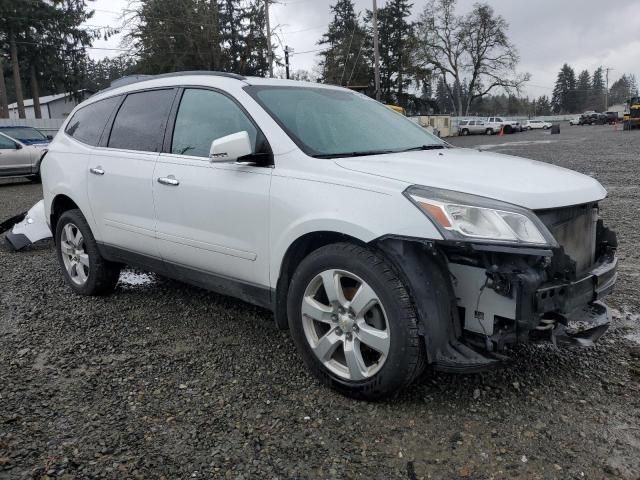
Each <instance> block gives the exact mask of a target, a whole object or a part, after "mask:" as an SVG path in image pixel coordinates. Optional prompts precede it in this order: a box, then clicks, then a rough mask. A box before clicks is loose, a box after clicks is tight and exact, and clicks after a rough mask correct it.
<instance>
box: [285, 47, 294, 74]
mask: <svg viewBox="0 0 640 480" xmlns="http://www.w3.org/2000/svg"><path fill="white" fill-rule="evenodd" d="M289 52H293V49H289V45H285V46H284V67H285V71H286V72H287V80H289Z"/></svg>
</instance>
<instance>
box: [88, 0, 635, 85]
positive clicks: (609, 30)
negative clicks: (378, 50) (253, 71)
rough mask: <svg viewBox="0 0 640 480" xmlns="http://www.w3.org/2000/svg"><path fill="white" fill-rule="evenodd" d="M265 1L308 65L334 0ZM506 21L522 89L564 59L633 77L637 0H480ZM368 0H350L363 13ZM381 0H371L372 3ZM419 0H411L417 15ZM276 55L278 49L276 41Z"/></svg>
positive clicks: (552, 73) (108, 21) (299, 63)
mask: <svg viewBox="0 0 640 480" xmlns="http://www.w3.org/2000/svg"><path fill="white" fill-rule="evenodd" d="M277 1H278V3H276V4H275V5H272V6H271V14H270V17H271V26H272V29H273V31H274V33H275V34H277V36H278V38H279V40H274V43H276V44H278V45H280V42H281V43H282V45H283V46H284V45H289V47H291V48H293V49H294V50H295V52H296V53H295V54H293V55H292V56H291V58H290V62H291V68H292V69H293V70H297V69H306V70H312V69H313V68H314V66H315V65H316V64H317V62H318V57H317V53H316V52H312V50H316V49H318V45H317V42H318V40H319V39H320V36H321V35H322V33H323V32H325V31H326V28H327V25H328V23H329V21H330V20H331V13H330V10H329V6H330V5H331V4H332V3H334V2H333V0H277ZM475 1H476V0H458V13H461V14H462V13H465V12H467V11H469V10H470V9H471V8H472V5H473V3H475ZM485 2H486V3H488V4H489V5H491V6H492V7H493V8H494V10H495V12H496V13H497V14H499V15H502V16H503V17H504V18H505V20H506V21H507V22H508V24H509V38H510V39H511V42H512V44H513V45H514V46H515V48H516V49H517V50H518V52H519V55H520V63H519V65H518V70H519V71H521V72H528V73H530V74H531V80H530V81H529V82H528V84H527V85H526V87H525V89H524V92H523V93H524V94H525V95H528V96H530V97H538V96H540V95H548V96H551V93H552V90H553V84H554V82H555V79H556V75H557V73H558V71H559V70H560V68H561V67H562V64H563V63H565V62H566V63H568V64H569V65H571V66H572V67H573V68H574V70H575V71H576V75H577V74H578V73H579V72H580V71H581V70H583V69H588V70H589V71H590V72H593V70H594V69H596V68H597V67H599V66H602V67H604V68H606V67H609V68H611V69H612V70H611V71H610V73H609V81H610V84H611V83H613V81H615V80H617V79H618V78H619V77H620V76H621V75H622V74H623V73H632V74H635V75H636V76H637V77H638V78H639V79H640V35H638V19H640V1H638V0H615V1H613V0H609V1H608V2H605V1H603V0H535V1H534V0H485ZM371 3H372V2H371V0H355V4H356V9H357V10H360V11H362V12H363V13H364V11H365V9H367V8H371ZM385 3H386V1H385V0H378V7H379V8H380V7H382V6H384V4H385ZM425 4H426V0H414V5H413V17H414V19H417V18H418V16H419V15H420V13H421V12H422V10H423V9H424V6H425ZM91 5H92V8H94V10H95V15H94V17H93V18H91V19H90V20H89V21H88V22H87V24H88V25H91V26H96V25H102V26H104V25H109V26H112V27H117V26H118V25H119V22H120V20H119V19H120V17H121V13H122V11H123V10H124V9H126V8H127V7H128V5H129V0H95V2H92V4H91ZM121 40H122V37H121V35H116V36H114V37H112V38H110V39H109V40H107V41H103V40H100V41H96V42H95V43H94V45H93V46H94V47H95V48H94V49H92V50H90V51H89V54H90V55H91V56H92V57H93V58H96V59H99V58H103V57H105V56H115V55H117V54H119V53H122V50H120V49H123V48H124V46H123V45H122V44H121ZM276 55H280V56H282V55H283V53H282V49H281V48H280V46H279V47H278V49H277V51H276Z"/></svg>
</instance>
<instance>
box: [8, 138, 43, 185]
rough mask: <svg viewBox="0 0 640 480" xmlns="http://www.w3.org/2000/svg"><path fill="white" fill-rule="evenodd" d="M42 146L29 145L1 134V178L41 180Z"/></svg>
mask: <svg viewBox="0 0 640 480" xmlns="http://www.w3.org/2000/svg"><path fill="white" fill-rule="evenodd" d="M44 151H45V150H44V148H43V147H42V146H41V145H38V144H35V145H28V144H25V143H23V142H21V141H20V140H18V139H16V138H12V137H10V136H9V135H6V134H4V133H1V132H0V177H27V178H29V179H30V180H32V181H38V180H39V179H40V161H41V159H42V155H43V153H44Z"/></svg>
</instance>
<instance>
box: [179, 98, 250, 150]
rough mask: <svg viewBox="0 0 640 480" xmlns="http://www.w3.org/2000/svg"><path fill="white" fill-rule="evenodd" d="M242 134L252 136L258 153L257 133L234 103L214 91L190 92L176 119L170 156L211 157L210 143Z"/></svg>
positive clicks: (182, 103)
mask: <svg viewBox="0 0 640 480" xmlns="http://www.w3.org/2000/svg"><path fill="white" fill-rule="evenodd" d="M242 131H246V132H247V133H248V134H249V138H250V139H251V145H252V147H253V150H254V151H255V149H256V138H257V135H258V130H257V129H256V127H255V126H254V125H253V123H251V121H250V120H249V119H248V118H247V116H246V115H245V114H244V112H243V111H242V110H241V109H240V107H239V106H238V105H237V104H236V103H235V102H234V101H233V100H231V99H230V98H228V97H227V96H225V95H223V94H221V93H219V92H214V91H212V90H199V89H187V90H185V92H184V95H183V96H182V101H181V102H180V109H179V110H178V115H177V117H176V124H175V127H174V129H173V141H172V142H171V153H177V154H179V155H193V156H197V157H208V156H209V150H210V148H211V142H213V141H214V140H216V139H218V138H222V137H224V136H227V135H231V134H232V133H238V132H242Z"/></svg>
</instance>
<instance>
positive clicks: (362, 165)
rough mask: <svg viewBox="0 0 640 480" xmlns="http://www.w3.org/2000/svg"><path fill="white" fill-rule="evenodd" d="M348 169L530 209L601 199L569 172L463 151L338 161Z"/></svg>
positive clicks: (588, 182)
mask: <svg viewBox="0 0 640 480" xmlns="http://www.w3.org/2000/svg"><path fill="white" fill-rule="evenodd" d="M336 163H337V164H338V165H339V166H341V167H343V168H346V169H348V170H353V171H357V172H362V173H368V174H371V175H376V176H380V177H386V178H391V179H395V180H400V181H403V182H406V183H409V184H415V185H424V186H428V187H435V188H443V189H447V190H454V191H457V192H464V193H470V194H474V195H480V196H483V197H489V198H493V199H496V200H501V201H503V202H508V203H513V204H515V205H520V206H522V207H525V208H529V209H532V210H539V209H545V208H557V207H564V206H569V205H579V204H581V203H587V202H594V201H598V200H602V199H603V198H604V197H606V195H607V191H606V190H605V189H604V187H603V186H602V185H600V183H599V182H598V181H597V180H595V179H593V178H591V177H589V176H587V175H583V174H581V173H578V172H574V171H573V170H568V169H566V168H562V167H556V166H555V165H550V164H548V163H543V162H538V161H535V160H529V159H526V158H520V157H513V156H510V155H502V154H499V153H490V152H478V151H476V150H469V149H463V148H448V149H444V150H426V151H415V152H404V153H394V154H387V155H372V156H368V157H354V158H339V159H337V160H336Z"/></svg>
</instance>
